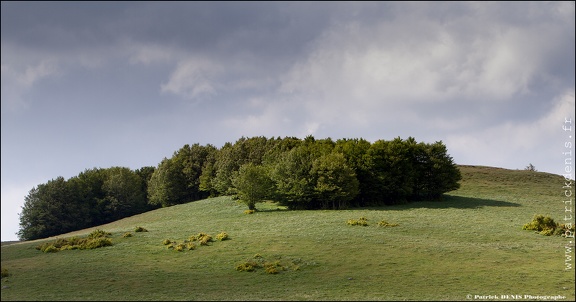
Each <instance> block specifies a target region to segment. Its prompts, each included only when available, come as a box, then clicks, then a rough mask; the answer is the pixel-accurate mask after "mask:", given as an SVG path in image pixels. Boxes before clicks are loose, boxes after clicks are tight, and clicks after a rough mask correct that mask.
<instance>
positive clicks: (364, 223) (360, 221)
mask: <svg viewBox="0 0 576 302" xmlns="http://www.w3.org/2000/svg"><path fill="white" fill-rule="evenodd" d="M346 224H348V225H359V226H368V219H367V218H366V217H360V218H359V219H358V220H356V219H348V221H347V222H346Z"/></svg>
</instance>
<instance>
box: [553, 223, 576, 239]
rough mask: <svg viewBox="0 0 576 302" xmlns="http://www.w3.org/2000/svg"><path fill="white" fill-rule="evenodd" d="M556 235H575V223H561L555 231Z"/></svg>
mask: <svg viewBox="0 0 576 302" xmlns="http://www.w3.org/2000/svg"><path fill="white" fill-rule="evenodd" d="M554 235H560V236H562V237H572V236H574V225H572V224H568V225H567V224H561V225H559V226H558V228H556V231H554Z"/></svg>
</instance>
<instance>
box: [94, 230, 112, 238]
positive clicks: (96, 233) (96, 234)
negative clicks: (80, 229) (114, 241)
mask: <svg viewBox="0 0 576 302" xmlns="http://www.w3.org/2000/svg"><path fill="white" fill-rule="evenodd" d="M108 236H112V233H109V232H106V231H103V230H99V229H96V230H94V231H92V233H90V234H88V239H96V238H101V237H108Z"/></svg>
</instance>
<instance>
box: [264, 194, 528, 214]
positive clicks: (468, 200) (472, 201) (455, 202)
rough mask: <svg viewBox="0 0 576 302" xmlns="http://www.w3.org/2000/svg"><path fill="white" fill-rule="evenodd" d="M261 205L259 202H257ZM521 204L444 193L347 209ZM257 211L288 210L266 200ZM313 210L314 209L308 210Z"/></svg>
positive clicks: (403, 208)
mask: <svg viewBox="0 0 576 302" xmlns="http://www.w3.org/2000/svg"><path fill="white" fill-rule="evenodd" d="M259 205H261V204H259ZM520 206H521V204H519V203H514V202H508V201H502V200H493V199H483V198H473V197H463V196H452V195H444V196H443V198H442V200H435V201H415V202H410V203H406V204H399V205H390V206H375V207H360V208H355V207H351V208H348V209H347V210H365V209H377V210H407V209H415V208H425V209H450V208H451V209H480V208H483V207H520ZM256 211H258V212H279V211H290V210H289V209H288V208H287V207H286V206H281V205H279V204H278V203H275V202H266V203H264V204H262V205H261V206H258V205H257V210H256ZM310 211H315V210H310Z"/></svg>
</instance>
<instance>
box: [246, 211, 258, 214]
mask: <svg viewBox="0 0 576 302" xmlns="http://www.w3.org/2000/svg"><path fill="white" fill-rule="evenodd" d="M254 212H256V211H255V210H245V211H244V214H254Z"/></svg>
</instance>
